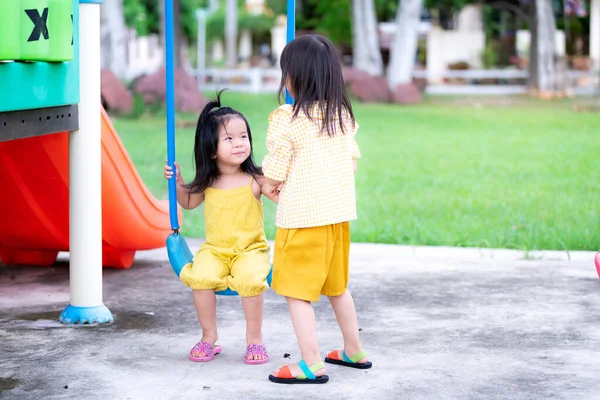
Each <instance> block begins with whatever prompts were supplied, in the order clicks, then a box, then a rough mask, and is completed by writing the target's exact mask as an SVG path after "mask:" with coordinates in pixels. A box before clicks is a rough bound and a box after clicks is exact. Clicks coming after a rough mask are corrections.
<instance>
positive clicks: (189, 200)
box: [165, 162, 204, 210]
mask: <svg viewBox="0 0 600 400" xmlns="http://www.w3.org/2000/svg"><path fill="white" fill-rule="evenodd" d="M175 171H176V175H175V179H176V184H177V202H178V203H179V205H180V206H181V207H182V208H183V209H184V210H193V209H194V208H196V207H198V206H199V205H200V204H202V202H203V201H204V192H202V193H193V194H190V191H189V190H188V189H186V188H185V186H184V185H185V182H184V180H183V177H182V176H181V169H180V168H179V164H178V163H177V162H175ZM172 176H173V170H172V168H171V167H170V166H168V165H167V164H165V179H167V180H168V179H171V177H172Z"/></svg>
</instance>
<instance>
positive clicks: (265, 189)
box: [261, 182, 281, 203]
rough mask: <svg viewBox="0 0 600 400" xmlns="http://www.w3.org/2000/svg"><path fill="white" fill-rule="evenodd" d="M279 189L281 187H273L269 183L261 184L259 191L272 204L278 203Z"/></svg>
mask: <svg viewBox="0 0 600 400" xmlns="http://www.w3.org/2000/svg"><path fill="white" fill-rule="evenodd" d="M280 189H281V185H277V186H275V185H273V184H271V183H269V182H265V183H263V185H262V186H261V191H262V193H263V194H264V195H265V197H266V198H267V199H269V200H271V201H272V202H273V203H279V191H280Z"/></svg>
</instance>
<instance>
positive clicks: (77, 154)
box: [60, 0, 113, 324]
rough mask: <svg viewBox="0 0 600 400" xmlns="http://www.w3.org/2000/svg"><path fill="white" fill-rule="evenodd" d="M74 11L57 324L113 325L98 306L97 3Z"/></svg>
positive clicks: (86, 2)
mask: <svg viewBox="0 0 600 400" xmlns="http://www.w3.org/2000/svg"><path fill="white" fill-rule="evenodd" d="M101 2H102V0H80V3H81V4H80V6H79V44H80V45H79V63H80V64H79V84H80V88H79V89H80V102H79V131H74V132H70V133H69V213H70V221H69V229H70V244H69V247H70V267H69V272H70V289H71V300H70V304H69V306H68V307H67V308H66V309H65V310H64V311H63V312H62V314H61V316H60V321H61V322H63V323H70V324H84V323H87V324H92V323H105V322H112V320H113V317H112V315H111V313H110V311H109V310H108V308H106V306H105V305H104V304H103V302H102V188H101V186H102V184H101V180H102V167H101V158H102V144H101V128H100V123H101V121H100V3H101Z"/></svg>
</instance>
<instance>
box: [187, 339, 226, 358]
mask: <svg viewBox="0 0 600 400" xmlns="http://www.w3.org/2000/svg"><path fill="white" fill-rule="evenodd" d="M194 350H197V351H201V352H202V353H204V357H194V356H192V351H194ZM221 350H222V349H221V346H214V347H213V346H211V345H210V344H209V343H207V342H198V343H196V344H195V345H194V347H193V348H192V350H190V360H192V361H194V362H207V361H211V360H212V359H213V358H215V356H216V355H217V354H219V353H220V352H221Z"/></svg>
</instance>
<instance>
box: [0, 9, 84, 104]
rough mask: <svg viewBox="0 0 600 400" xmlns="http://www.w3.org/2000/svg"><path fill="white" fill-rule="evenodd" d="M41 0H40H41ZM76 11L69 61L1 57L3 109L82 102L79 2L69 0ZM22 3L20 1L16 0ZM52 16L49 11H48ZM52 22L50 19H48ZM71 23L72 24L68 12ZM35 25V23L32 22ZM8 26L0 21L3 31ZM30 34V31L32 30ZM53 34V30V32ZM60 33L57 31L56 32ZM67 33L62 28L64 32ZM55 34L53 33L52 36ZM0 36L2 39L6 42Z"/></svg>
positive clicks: (0, 16) (1, 11)
mask: <svg viewBox="0 0 600 400" xmlns="http://www.w3.org/2000/svg"><path fill="white" fill-rule="evenodd" d="M38 1H39V0H38ZM46 1H47V2H48V3H52V4H51V6H52V5H53V4H54V1H49V0H46ZM68 1H69V2H70V3H71V4H70V8H69V9H70V10H72V12H73V23H72V28H71V29H70V30H69V33H68V34H70V35H71V37H70V38H69V45H70V43H71V40H73V46H72V51H73V56H72V57H73V59H72V61H69V62H50V63H48V62H13V61H8V62H2V61H0V82H1V83H2V84H1V85H0V112H5V111H17V110H28V109H34V108H44V107H57V106H65V105H71V104H78V103H79V37H78V35H72V34H71V33H70V32H72V31H74V32H79V2H78V0H68ZM16 2H17V3H19V4H21V2H20V1H18V0H17V1H16ZM5 6H6V4H5V0H0V20H3V19H4V16H5V15H8V14H5V13H4V12H5V11H7V10H8V9H7V8H6V7H5ZM48 20H49V21H52V20H51V19H50V14H49V15H48ZM49 23H50V22H49ZM66 25H68V26H71V16H70V15H69V21H68V24H66ZM32 26H33V24H32ZM5 29H6V28H5V26H4V25H3V24H2V23H0V32H2V33H3V32H4V30H5ZM29 34H30V35H31V31H30V32H29ZM50 35H52V32H50ZM57 35H58V33H57ZM65 35H66V34H65V33H64V32H63V36H65ZM51 37H52V36H51ZM4 42H5V41H4V40H2V37H0V43H4Z"/></svg>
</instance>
